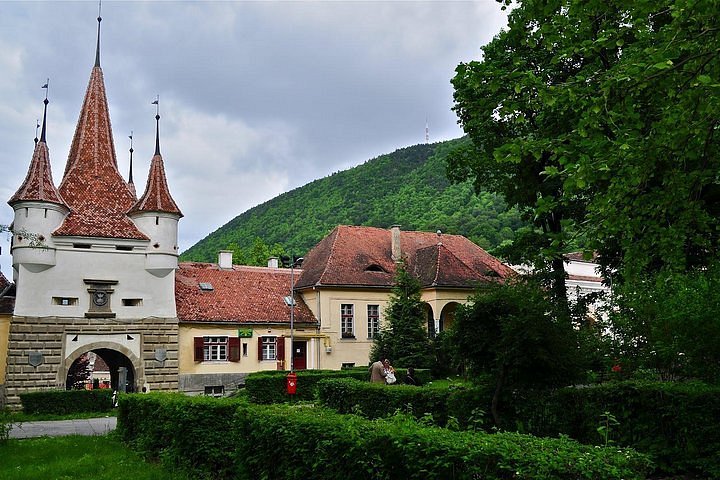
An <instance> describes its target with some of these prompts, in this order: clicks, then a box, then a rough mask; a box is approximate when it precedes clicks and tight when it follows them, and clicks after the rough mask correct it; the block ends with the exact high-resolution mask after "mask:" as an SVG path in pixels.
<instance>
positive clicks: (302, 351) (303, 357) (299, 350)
mask: <svg viewBox="0 0 720 480" xmlns="http://www.w3.org/2000/svg"><path fill="white" fill-rule="evenodd" d="M293 364H294V366H295V370H305V369H306V368H307V342H306V341H305V340H295V344H294V345H293Z"/></svg>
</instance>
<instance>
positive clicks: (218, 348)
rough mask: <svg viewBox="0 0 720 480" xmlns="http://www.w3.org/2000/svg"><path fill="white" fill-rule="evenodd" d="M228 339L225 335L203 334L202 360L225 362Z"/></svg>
mask: <svg viewBox="0 0 720 480" xmlns="http://www.w3.org/2000/svg"><path fill="white" fill-rule="evenodd" d="M229 351H230V340H229V337H228V336H227V335H204V336H203V362H227V361H228V357H229Z"/></svg>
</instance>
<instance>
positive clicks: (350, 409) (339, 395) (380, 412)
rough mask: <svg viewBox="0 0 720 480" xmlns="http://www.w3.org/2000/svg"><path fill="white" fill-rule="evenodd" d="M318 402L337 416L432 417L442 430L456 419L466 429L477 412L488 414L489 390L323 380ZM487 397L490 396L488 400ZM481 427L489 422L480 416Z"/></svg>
mask: <svg viewBox="0 0 720 480" xmlns="http://www.w3.org/2000/svg"><path fill="white" fill-rule="evenodd" d="M318 385H319V400H320V402H321V403H322V404H323V405H325V406H327V407H329V408H332V409H334V410H336V411H337V412H340V413H359V414H361V415H362V416H364V417H366V418H370V419H374V418H382V417H387V416H389V415H392V414H394V413H395V412H397V411H402V412H407V413H410V414H412V415H413V416H415V417H416V418H428V416H431V418H432V422H433V424H435V425H440V426H444V425H446V424H447V422H448V419H449V417H455V418H456V420H458V421H459V423H460V426H461V427H468V426H469V425H470V424H471V423H473V422H474V421H477V419H476V418H473V416H477V414H478V412H479V411H482V412H489V409H488V406H489V402H490V396H491V395H492V389H489V388H471V389H467V388H466V387H462V386H461V387H455V388H429V387H421V388H417V387H411V386H406V385H392V386H388V385H383V384H374V383H368V382H359V381H357V380H353V379H325V380H322V381H321V382H320V383H319V384H318ZM488 395H490V396H488ZM483 417H484V418H483V419H482V420H483V423H484V422H486V421H487V420H489V418H490V417H487V418H485V415H483Z"/></svg>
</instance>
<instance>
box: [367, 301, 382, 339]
mask: <svg viewBox="0 0 720 480" xmlns="http://www.w3.org/2000/svg"><path fill="white" fill-rule="evenodd" d="M367 313H368V317H367V318H368V338H375V337H376V336H377V334H378V332H380V305H368V306H367Z"/></svg>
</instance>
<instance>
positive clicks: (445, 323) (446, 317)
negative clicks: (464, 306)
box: [440, 302, 460, 332]
mask: <svg viewBox="0 0 720 480" xmlns="http://www.w3.org/2000/svg"><path fill="white" fill-rule="evenodd" d="M458 305H460V304H459V303H457V302H450V303H448V304H446V305H445V306H444V307H443V309H442V311H441V312H440V331H441V332H442V331H445V330H448V329H449V328H450V327H452V325H453V323H455V311H456V310H457V307H458Z"/></svg>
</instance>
